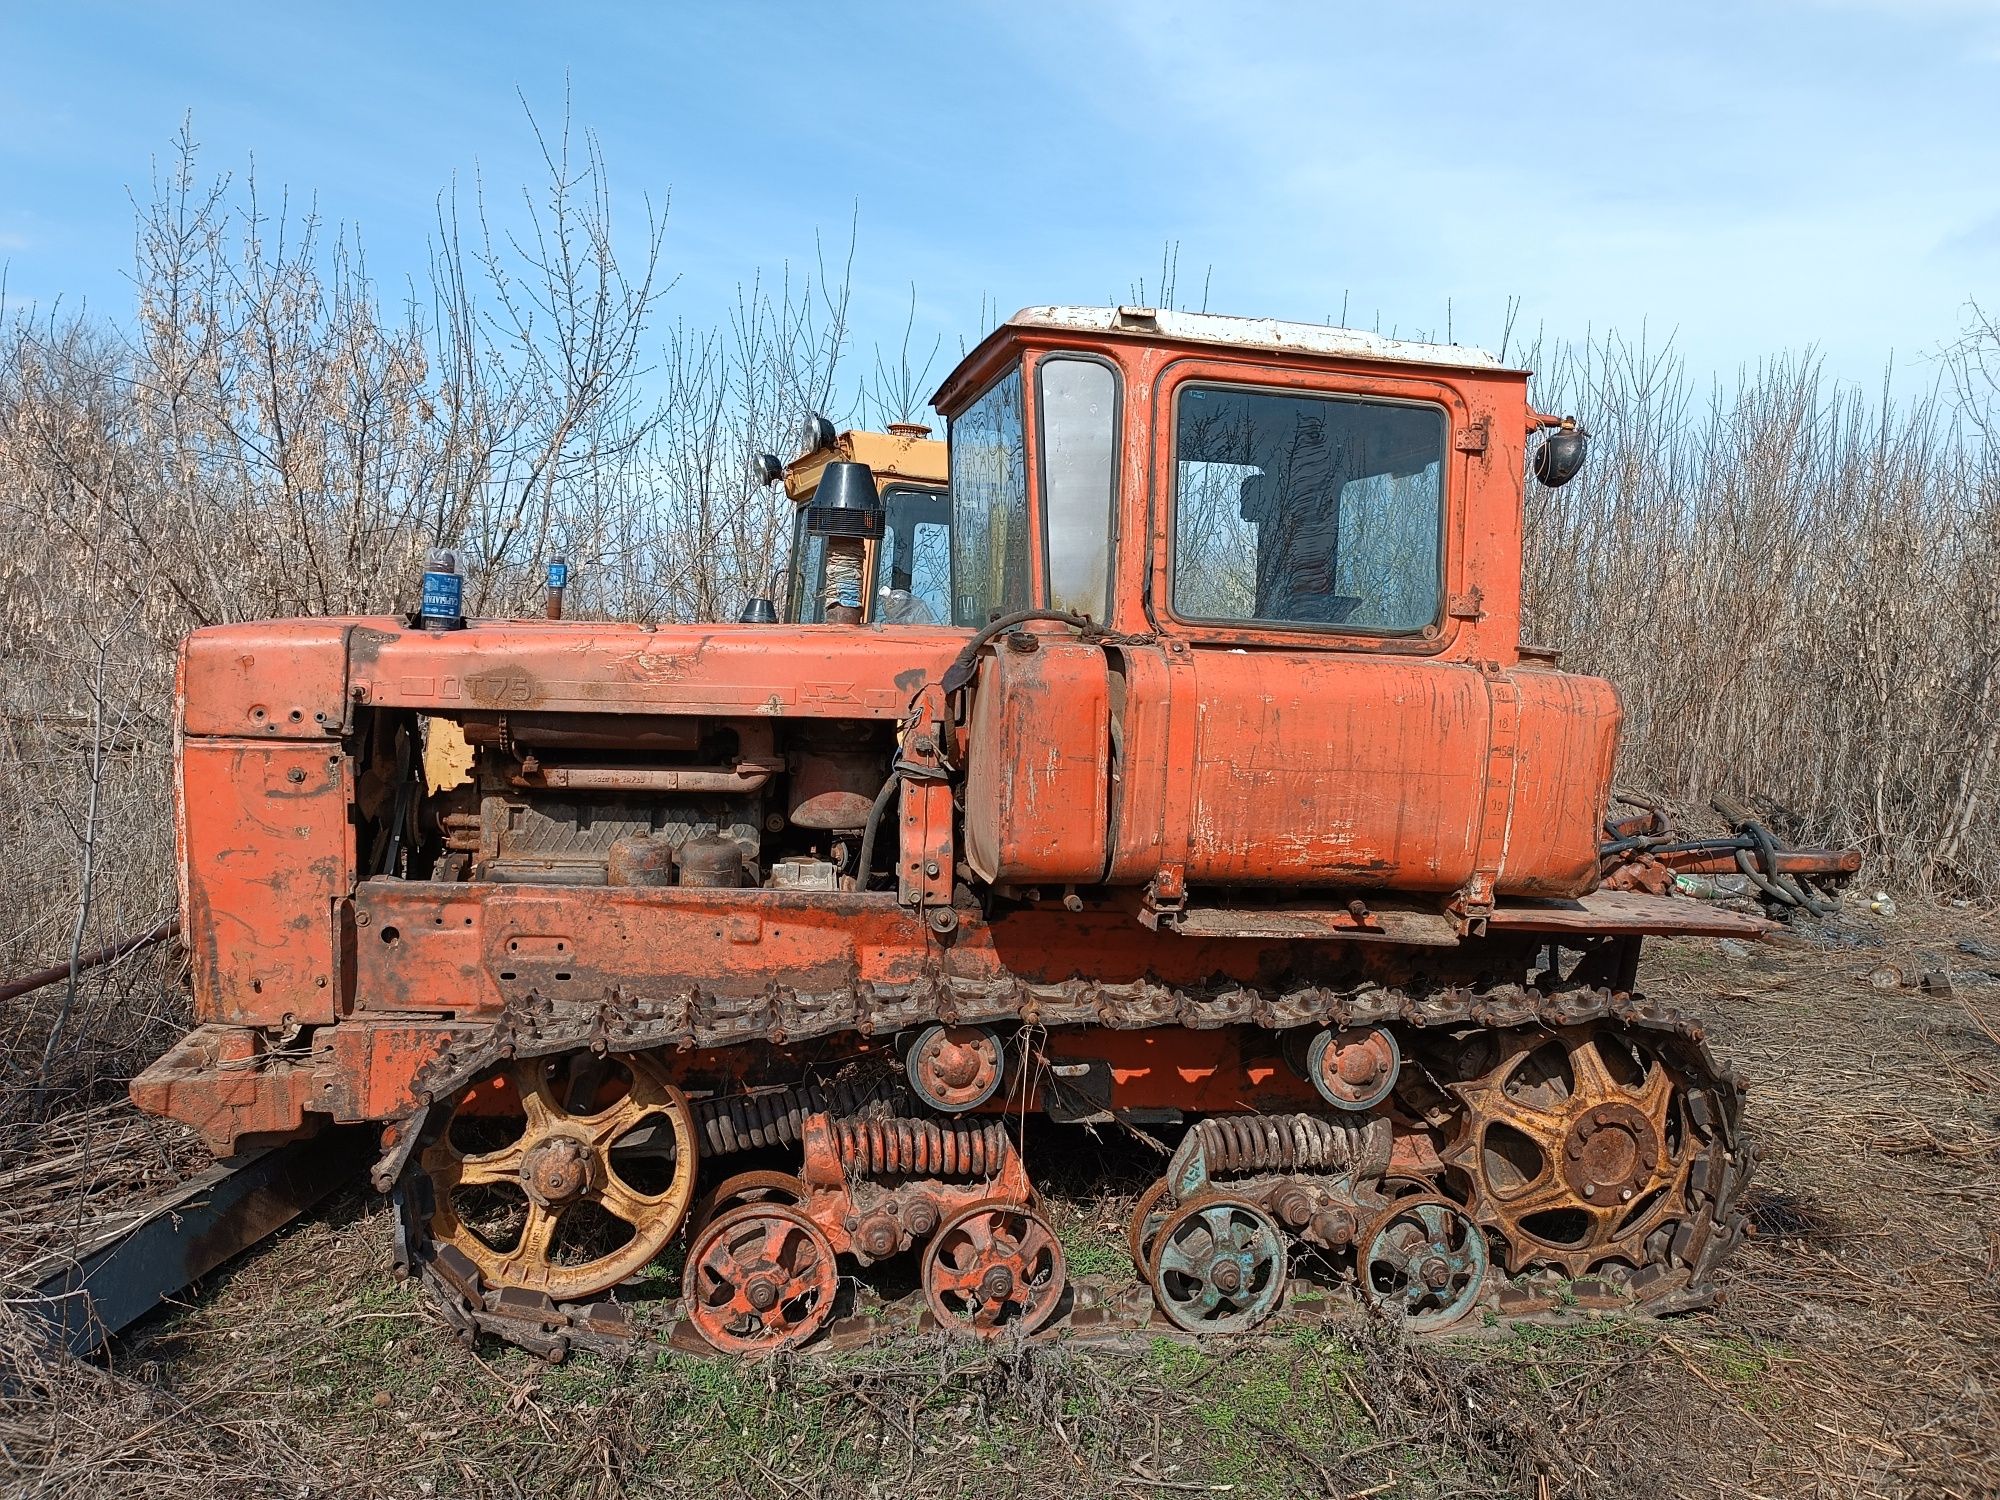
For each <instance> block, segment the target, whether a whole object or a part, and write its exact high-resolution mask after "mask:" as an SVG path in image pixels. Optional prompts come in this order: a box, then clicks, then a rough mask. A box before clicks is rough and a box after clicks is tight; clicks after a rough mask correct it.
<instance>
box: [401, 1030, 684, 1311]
mask: <svg viewBox="0 0 2000 1500" xmlns="http://www.w3.org/2000/svg"><path fill="white" fill-rule="evenodd" d="M418 1164H419V1166H420V1167H421V1169H422V1170H423V1172H424V1173H425V1174H426V1175H427V1176H428V1177H429V1178H430V1186H431V1202H432V1205H433V1207H432V1213H431V1219H430V1226H429V1227H430V1233H431V1238H432V1240H433V1241H434V1242H435V1243H436V1244H438V1245H440V1246H446V1245H448V1246H450V1247H452V1248H453V1249H455V1250H456V1251H458V1252H459V1253H460V1254H461V1255H463V1256H464V1257H465V1259H466V1260H467V1261H469V1262H470V1263H471V1264H472V1266H473V1267H474V1268H475V1269H477V1271H478V1272H479V1275H480V1277H481V1279H482V1280H483V1281H484V1283H485V1284H486V1286H487V1287H489V1288H492V1289H495V1290H498V1289H501V1288H515V1289H518V1290H522V1291H527V1292H536V1293H540V1294H541V1295H543V1296H546V1297H548V1298H550V1299H551V1300H553V1301H556V1302H574V1301H579V1300H581V1299H584V1298H588V1297H595V1296H599V1295H602V1294H603V1293H605V1292H608V1291H610V1290H611V1289H612V1288H613V1287H615V1286H617V1285H618V1284H619V1283H620V1282H621V1281H624V1280H625V1279H626V1278H628V1277H630V1276H633V1275H636V1274H637V1273H638V1272H639V1271H640V1270H641V1269H643V1268H644V1267H645V1265H646V1264H647V1262H649V1261H651V1260H652V1259H653V1257H654V1256H656V1255H658V1254H659V1253H660V1251H661V1250H662V1249H664V1248H665V1246H666V1245H667V1243H668V1241H670V1240H671V1239H673V1237H674V1236H675V1235H676V1234H678V1233H679V1232H680V1229H681V1226H682V1225H683V1224H684V1223H686V1222H687V1217H688V1209H689V1207H690V1205H691V1204H692V1203H693V1200H694V1181H695V1129H694V1114H693V1111H692V1110H691V1109H690V1108H689V1107H688V1102H687V1098H686V1096H685V1095H683V1094H682V1093H681V1091H680V1090H679V1089H677V1088H675V1087H674V1086H673V1085H672V1084H671V1083H669V1082H668V1081H667V1075H666V1071H665V1069H664V1068H663V1067H662V1066H661V1064H660V1062H659V1060H658V1059H657V1058H655V1057H653V1056H652V1055H650V1054H648V1053H627V1054H622V1055H613V1056H610V1057H604V1058H600V1057H597V1056H594V1055H592V1054H588V1053H580V1054H571V1055H569V1056H566V1057H562V1058H556V1059H532V1060H521V1061H516V1062H511V1063H507V1064H504V1065H503V1066H502V1067H500V1068H499V1069H497V1070H495V1071H494V1072H492V1073H490V1074H488V1075H487V1076H486V1077H484V1078H483V1079H481V1080H479V1081H478V1082H476V1083H474V1084H473V1085H472V1086H471V1087H469V1088H467V1089H466V1090H465V1091H464V1092H463V1093H462V1094H460V1096H459V1097H458V1099H457V1100H456V1101H455V1102H454V1103H453V1105H452V1111H451V1115H450V1117H449V1118H448V1119H447V1120H446V1122H445V1125H444V1128H443V1130H442V1131H440V1132H439V1134H438V1136H437V1138H436V1139H435V1140H433V1141H432V1142H431V1143H430V1144H429V1145H428V1146H427V1147H426V1148H425V1149H424V1151H423V1153H422V1155H421V1157H420V1158H419V1162H418Z"/></svg>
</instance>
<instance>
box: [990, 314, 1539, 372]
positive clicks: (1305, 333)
mask: <svg viewBox="0 0 2000 1500" xmlns="http://www.w3.org/2000/svg"><path fill="white" fill-rule="evenodd" d="M1006 326H1007V327H1010V328H1050V329H1063V330H1068V331H1072V332H1079V333H1140V334H1149V335H1153V336H1156V337H1159V338H1166V339H1172V340H1175V341H1176V342H1180V343H1188V344H1226V345H1228V346H1229V347H1231V348H1236V349H1283V350H1287V351H1289V352H1292V353H1304V354H1325V355H1332V356H1336V357H1338V358H1341V359H1385V360H1395V361H1397V362H1399V363H1403V364H1419V365H1450V366H1452V367H1453V368H1455V369H1461V370H1465V369H1478V370H1499V369H1504V368H1506V367H1505V366H1504V365H1502V364H1501V363H1500V360H1499V358H1498V357H1497V356H1495V355H1493V354H1490V353H1488V352H1487V351H1486V350H1484V349H1477V348H1474V347H1473V346H1472V345H1470V344H1425V343H1418V342H1416V341H1415V340H1412V339H1388V338H1384V337H1382V335H1381V334H1379V333H1366V332H1363V331H1362V330H1360V329H1358V328H1334V327H1331V326H1330V325H1327V324H1323V323H1285V322H1281V321H1279V320H1278V319H1277V318H1232V317H1225V316H1223V315H1222V314H1220V313H1191V312H1175V311H1174V310H1173V309H1171V308H1164V307H1024V308H1022V309H1021V310H1020V311H1019V312H1017V313H1015V314H1014V316H1013V317H1011V318H1009V319H1008V320H1007V323H1006Z"/></svg>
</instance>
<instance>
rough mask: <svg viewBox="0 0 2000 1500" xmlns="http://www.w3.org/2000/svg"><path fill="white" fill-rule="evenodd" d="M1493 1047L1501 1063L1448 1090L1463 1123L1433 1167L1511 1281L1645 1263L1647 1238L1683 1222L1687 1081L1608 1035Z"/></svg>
mask: <svg viewBox="0 0 2000 1500" xmlns="http://www.w3.org/2000/svg"><path fill="white" fill-rule="evenodd" d="M1497 1040H1498V1041H1499V1043H1500V1054H1501V1055H1500V1060H1499V1062H1498V1063H1497V1064H1495V1065H1494V1066H1493V1067H1492V1068H1491V1069H1490V1070H1489V1071H1488V1072H1487V1073H1485V1074H1484V1075H1483V1076H1481V1077H1478V1078H1475V1079H1473V1080H1471V1081H1470V1082H1467V1083H1455V1084H1452V1085H1451V1089H1452V1092H1453V1093H1455V1094H1457V1095H1458V1097H1459V1099H1460V1100H1461V1101H1462V1103H1463V1105H1464V1107H1465V1116H1464V1119H1463V1121H1462V1123H1461V1126H1460V1128H1459V1131H1458V1133H1457V1135H1456V1137H1455V1138H1454V1140H1453V1142H1452V1144H1451V1145H1450V1146H1449V1147H1448V1148H1447V1149H1446V1150H1445V1151H1444V1152H1443V1153H1442V1159H1443V1161H1444V1162H1445V1164H1446V1165H1447V1166H1449V1167H1452V1168H1455V1169H1456V1170H1457V1171H1458V1172H1459V1173H1460V1174H1462V1175H1463V1178H1464V1179H1465V1181H1466V1182H1467V1183H1469V1184H1470V1192H1469V1195H1468V1204H1467V1207H1468V1210H1469V1212H1470V1214H1471V1216H1472V1218H1473V1220H1474V1221H1475V1222H1476V1223H1477V1224H1479V1225H1480V1226H1481V1227H1482V1228H1485V1229H1487V1230H1489V1231H1491V1232H1492V1233H1493V1234H1494V1235H1496V1236H1497V1237H1498V1239H1499V1240H1500V1241H1501V1244H1500V1246H1499V1247H1498V1248H1499V1251H1500V1254H1501V1257H1502V1261H1503V1264H1504V1265H1505V1267H1506V1269H1507V1271H1508V1272H1509V1273H1510V1274H1512V1273H1515V1272H1519V1271H1521V1270H1524V1269H1526V1268H1528V1267H1531V1266H1546V1267H1552V1268H1554V1269H1557V1270H1559V1271H1561V1272H1562V1273H1563V1274H1565V1275H1567V1276H1570V1277H1577V1276H1582V1275H1584V1274H1586V1273H1587V1272H1589V1271H1590V1270H1592V1269H1593V1268H1595V1267H1598V1266H1602V1265H1605V1264H1608V1263H1617V1264H1623V1265H1626V1266H1629V1267H1639V1266H1643V1265H1645V1264H1646V1263H1647V1260H1648V1253H1647V1249H1646V1244H1647V1241H1648V1239H1649V1238H1650V1237H1651V1236H1653V1235H1654V1234H1655V1233H1656V1232H1657V1231H1658V1230H1659V1229H1661V1228H1662V1227H1663V1226H1666V1225H1669V1224H1671V1223H1673V1222H1674V1221H1675V1220H1677V1219H1679V1218H1681V1217H1683V1216H1685V1215H1686V1213H1687V1211H1688V1202H1687V1185H1688V1173H1689V1168H1690V1167H1691V1165H1692V1164H1693V1161H1694V1158H1695V1156H1696V1154H1697V1150H1698V1142H1697V1141H1696V1139H1695V1134H1694V1132H1693V1130H1692V1128H1691V1126H1690V1122H1689V1118H1688V1109H1687V1102H1686V1098H1687V1091H1688V1084H1687V1081H1686V1080H1683V1079H1681V1078H1678V1077H1677V1076H1676V1074H1675V1072H1674V1070H1673V1069H1672V1068H1671V1067H1670V1066H1669V1065H1668V1063H1667V1062H1666V1061H1665V1060H1664V1059H1663V1058H1662V1057H1661V1056H1660V1055H1659V1054H1657V1053H1656V1052H1654V1051H1652V1050H1651V1049H1650V1048H1648V1047H1647V1046H1645V1045H1644V1043H1643V1042H1642V1041H1640V1040H1639V1039H1638V1038H1636V1037H1634V1036H1633V1035H1632V1034H1631V1033H1629V1032H1627V1031H1625V1030H1624V1029H1623V1028H1620V1027H1617V1026H1613V1025H1608V1024H1604V1025H1596V1026H1565V1027H1559V1028H1556V1029H1555V1030H1553V1031H1522V1032H1514V1033H1504V1034H1501V1035H1500V1036H1499V1037H1498V1039H1497Z"/></svg>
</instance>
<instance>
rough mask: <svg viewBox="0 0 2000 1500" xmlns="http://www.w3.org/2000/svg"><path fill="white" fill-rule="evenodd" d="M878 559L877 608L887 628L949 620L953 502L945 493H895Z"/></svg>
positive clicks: (889, 498) (886, 499) (886, 501)
mask: <svg viewBox="0 0 2000 1500" xmlns="http://www.w3.org/2000/svg"><path fill="white" fill-rule="evenodd" d="M882 503H883V506H884V508H885V509H886V510H887V512H888V517H887V525H886V526H885V527H884V529H883V532H882V543H881V550H880V552H879V553H877V555H876V561H875V610H874V612H873V614H872V616H871V618H872V619H875V620H879V621H881V622H882V623H883V624H885V625H942V624H944V623H945V622H946V621H947V620H949V619H950V618H951V501H950V499H949V498H948V497H947V496H946V495H945V494H944V492H943V491H941V490H919V489H907V488H901V487H898V488H894V489H891V490H890V491H889V492H888V493H887V494H886V495H884V496H883V497H882Z"/></svg>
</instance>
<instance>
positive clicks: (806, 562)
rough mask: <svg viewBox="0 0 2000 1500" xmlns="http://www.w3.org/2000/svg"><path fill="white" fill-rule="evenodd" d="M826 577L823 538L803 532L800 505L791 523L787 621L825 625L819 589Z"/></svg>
mask: <svg viewBox="0 0 2000 1500" xmlns="http://www.w3.org/2000/svg"><path fill="white" fill-rule="evenodd" d="M825 574H826V538H825V537H823V536H815V535H814V534H813V533H812V532H810V531H807V530H806V508H805V506H803V505H801V506H800V507H799V509H798V515H797V516H796V517H795V518H794V519H793V522H792V590H791V607H792V608H791V617H792V623H793V624H794V625H824V624H825V623H826V600H825V599H824V598H822V597H821V595H822V594H823V593H824V592H825V591H824V590H823V589H822V588H821V587H820V585H821V584H822V583H823V582H824V580H825Z"/></svg>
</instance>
